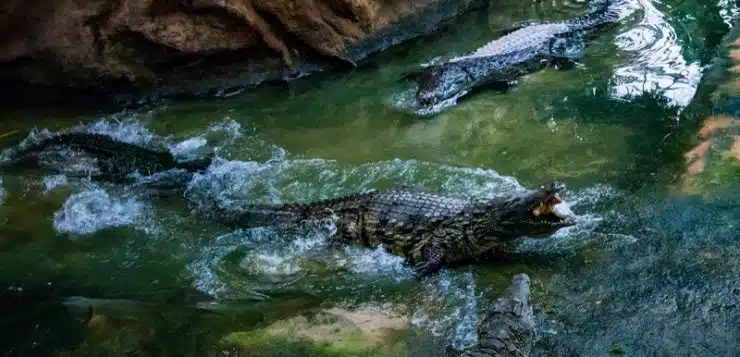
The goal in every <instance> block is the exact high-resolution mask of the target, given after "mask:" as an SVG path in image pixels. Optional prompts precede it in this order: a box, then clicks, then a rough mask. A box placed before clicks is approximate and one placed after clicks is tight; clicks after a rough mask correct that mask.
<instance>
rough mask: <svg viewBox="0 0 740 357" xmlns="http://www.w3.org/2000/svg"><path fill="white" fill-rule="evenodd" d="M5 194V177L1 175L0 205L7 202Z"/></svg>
mask: <svg viewBox="0 0 740 357" xmlns="http://www.w3.org/2000/svg"><path fill="white" fill-rule="evenodd" d="M5 195H6V193H5V186H4V185H3V178H2V177H0V205H2V204H3V202H5Z"/></svg>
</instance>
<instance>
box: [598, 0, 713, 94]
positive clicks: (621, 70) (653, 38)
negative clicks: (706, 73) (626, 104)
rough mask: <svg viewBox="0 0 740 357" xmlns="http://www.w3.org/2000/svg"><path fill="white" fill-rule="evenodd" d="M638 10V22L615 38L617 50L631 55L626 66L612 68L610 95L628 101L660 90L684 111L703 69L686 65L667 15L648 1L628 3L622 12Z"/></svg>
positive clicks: (692, 64) (697, 65)
mask: <svg viewBox="0 0 740 357" xmlns="http://www.w3.org/2000/svg"><path fill="white" fill-rule="evenodd" d="M636 10H641V11H642V13H643V17H642V19H641V21H640V22H639V23H638V24H637V25H635V26H633V27H631V28H630V29H628V30H627V31H624V32H622V33H620V34H619V35H617V37H616V45H617V47H619V49H621V50H623V51H627V52H632V53H634V54H635V56H633V57H632V59H631V60H630V62H629V63H627V64H625V65H622V66H620V67H618V68H616V69H615V71H614V75H613V77H612V83H613V85H612V87H611V91H612V95H613V96H615V97H618V98H630V97H632V96H636V95H639V94H641V93H648V92H651V91H660V92H662V94H663V95H664V96H665V97H666V98H667V99H668V100H669V101H670V102H671V104H673V105H676V106H678V107H679V108H683V107H685V106H686V105H688V104H689V101H690V100H691V99H692V98H693V97H694V93H695V92H696V88H697V87H698V85H699V80H700V79H701V77H702V67H701V66H700V65H699V63H698V62H692V63H688V62H687V61H686V59H684V57H683V55H682V53H681V51H682V47H681V45H680V43H679V41H678V36H677V35H676V30H675V29H674V28H673V26H671V24H669V23H668V21H666V15H664V14H663V13H662V12H660V10H658V9H657V8H656V7H655V6H654V5H653V3H652V2H651V1H650V0H635V1H628V2H626V3H625V6H624V7H623V8H621V9H620V11H621V12H628V11H629V12H632V11H636Z"/></svg>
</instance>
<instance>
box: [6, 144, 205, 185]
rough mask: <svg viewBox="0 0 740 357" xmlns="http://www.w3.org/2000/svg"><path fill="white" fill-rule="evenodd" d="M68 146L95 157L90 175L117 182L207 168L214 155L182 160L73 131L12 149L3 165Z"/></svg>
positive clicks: (170, 154) (166, 154) (167, 152)
mask: <svg viewBox="0 0 740 357" xmlns="http://www.w3.org/2000/svg"><path fill="white" fill-rule="evenodd" d="M64 149H69V150H72V151H75V152H84V153H86V154H88V155H90V156H92V157H93V158H94V159H95V162H96V166H97V169H98V170H97V171H98V172H90V173H88V174H89V175H90V176H91V177H93V178H96V179H99V180H105V181H111V182H117V183H123V182H129V181H131V174H134V173H139V174H141V175H152V174H155V173H159V172H164V171H167V170H171V169H181V170H185V171H187V172H188V173H192V172H199V171H204V170H205V169H207V168H208V166H209V165H210V163H211V161H212V160H213V154H212V153H210V154H208V155H205V156H204V157H201V158H197V159H194V160H189V161H178V160H176V159H175V157H174V156H173V155H172V153H170V152H169V151H159V150H154V149H150V148H145V147H142V146H138V145H134V144H131V143H127V142H124V141H119V140H116V139H114V138H113V137H111V136H108V135H104V134H97V133H83V132H69V133H62V134H57V135H54V136H51V137H48V138H45V139H43V140H41V141H39V142H37V143H33V144H30V145H27V146H25V147H24V146H21V147H19V148H17V149H15V150H11V151H10V152H9V153H8V154H7V156H6V160H4V161H3V162H2V163H0V166H1V167H14V166H18V165H19V164H20V163H24V162H26V161H28V160H29V159H31V158H33V157H35V156H38V155H39V154H42V153H44V152H46V151H49V150H55V151H59V150H64ZM178 181H180V182H181V181H182V180H178Z"/></svg>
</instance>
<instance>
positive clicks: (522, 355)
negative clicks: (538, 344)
mask: <svg viewBox="0 0 740 357" xmlns="http://www.w3.org/2000/svg"><path fill="white" fill-rule="evenodd" d="M530 284H531V282H530V280H529V276H528V275H527V274H524V273H520V274H517V275H514V278H513V279H512V280H511V284H510V285H509V287H508V289H507V290H506V294H504V296H503V297H501V298H500V299H498V300H497V301H496V303H495V304H493V306H492V307H491V308H490V309H489V310H488V311H487V312H486V313H485V316H484V317H483V321H481V323H480V324H479V325H478V343H476V344H475V345H474V346H472V347H470V348H468V349H466V350H464V351H463V352H462V354H460V357H528V356H529V354H530V353H531V351H532V347H533V346H534V342H535V324H534V315H533V313H532V307H531V306H530V305H529V294H530Z"/></svg>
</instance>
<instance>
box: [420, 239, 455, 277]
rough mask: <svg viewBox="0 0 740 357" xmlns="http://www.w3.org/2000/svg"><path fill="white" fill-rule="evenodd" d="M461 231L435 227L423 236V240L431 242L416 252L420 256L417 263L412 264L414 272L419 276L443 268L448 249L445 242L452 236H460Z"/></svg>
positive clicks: (427, 274)
mask: <svg viewBox="0 0 740 357" xmlns="http://www.w3.org/2000/svg"><path fill="white" fill-rule="evenodd" d="M459 233H460V232H459V231H456V230H454V229H451V228H441V229H435V230H434V231H432V232H429V233H427V234H426V235H425V237H422V239H421V241H426V242H429V243H428V244H426V245H424V246H422V247H421V248H420V249H419V250H418V251H417V252H415V253H416V254H414V255H416V256H417V257H418V258H417V260H416V264H414V265H413V266H412V269H413V271H414V274H415V275H416V276H417V277H420V278H422V277H425V276H429V275H432V274H434V273H436V272H438V271H439V270H440V269H442V267H443V265H444V263H445V257H446V256H447V251H446V249H445V245H444V244H443V243H444V242H446V241H447V240H449V239H452V237H455V236H459Z"/></svg>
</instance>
